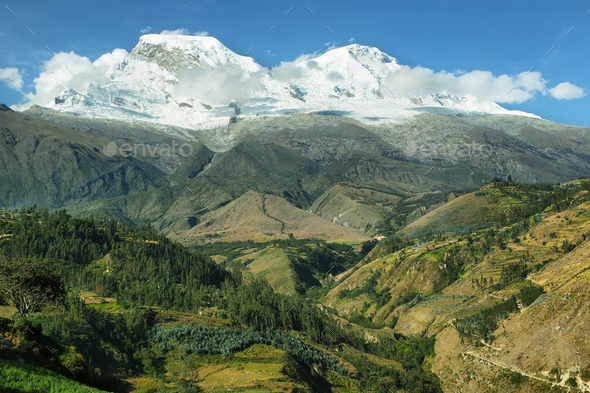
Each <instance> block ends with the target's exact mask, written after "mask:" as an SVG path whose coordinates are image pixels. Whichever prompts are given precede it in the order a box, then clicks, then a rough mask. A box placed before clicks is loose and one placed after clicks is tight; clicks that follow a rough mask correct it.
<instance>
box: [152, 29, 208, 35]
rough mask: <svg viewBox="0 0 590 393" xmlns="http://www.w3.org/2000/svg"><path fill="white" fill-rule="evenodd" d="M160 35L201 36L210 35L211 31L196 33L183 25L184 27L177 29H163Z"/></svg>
mask: <svg viewBox="0 0 590 393" xmlns="http://www.w3.org/2000/svg"><path fill="white" fill-rule="evenodd" d="M160 35H196V36H200V37H205V36H208V35H209V33H208V32H206V31H197V32H195V33H191V32H190V31H189V30H188V29H185V28H184V27H182V28H180V29H176V30H162V32H161V33H160Z"/></svg>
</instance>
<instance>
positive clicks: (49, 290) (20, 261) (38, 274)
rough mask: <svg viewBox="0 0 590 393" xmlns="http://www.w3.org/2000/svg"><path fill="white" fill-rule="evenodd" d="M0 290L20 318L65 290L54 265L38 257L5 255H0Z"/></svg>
mask: <svg viewBox="0 0 590 393" xmlns="http://www.w3.org/2000/svg"><path fill="white" fill-rule="evenodd" d="M0 291H1V292H2V293H4V296H5V298H6V300H8V302H9V303H10V304H12V305H13V306H14V307H15V308H16V310H17V313H18V314H19V315H20V316H22V317H24V318H28V317H30V316H31V315H32V314H33V313H35V312H38V311H40V310H41V308H42V307H43V305H44V304H45V303H48V302H52V301H56V300H58V299H61V298H62V297H63V296H65V294H66V290H65V286H64V283H63V281H62V279H61V275H60V274H59V272H58V269H56V268H55V266H51V265H50V264H49V263H48V262H46V261H43V260H40V259H38V258H23V257H16V258H7V257H5V256H0Z"/></svg>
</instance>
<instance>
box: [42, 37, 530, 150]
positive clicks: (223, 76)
mask: <svg viewBox="0 0 590 393" xmlns="http://www.w3.org/2000/svg"><path fill="white" fill-rule="evenodd" d="M401 67H402V66H401V65H400V64H399V63H398V61H397V60H396V59H395V58H393V57H392V56H390V55H388V54H386V53H384V52H382V51H380V50H379V49H378V48H374V47H368V46H362V45H358V44H353V45H348V46H345V47H341V48H337V49H333V50H330V51H328V52H326V53H324V54H322V55H319V56H316V57H313V58H311V57H309V56H302V57H301V58H299V59H297V60H296V61H294V62H292V63H286V64H283V65H282V66H280V67H276V68H273V69H272V70H268V69H266V68H264V67H262V66H260V65H259V64H258V63H256V62H255V61H254V60H253V59H252V58H250V57H246V56H240V55H238V54H236V53H234V52H232V51H231V50H230V49H228V48H227V47H226V46H224V45H223V44H222V43H221V42H219V41H218V40H216V39H215V38H213V37H195V36H182V35H154V34H150V35H144V36H142V37H141V38H140V40H139V43H138V44H137V46H136V47H135V48H134V49H133V50H132V51H131V52H130V53H129V55H128V57H127V58H126V59H124V60H123V61H121V62H120V63H119V64H116V65H114V66H113V67H111V69H110V70H109V71H108V72H107V73H106V75H105V76H104V78H102V79H101V80H97V81H95V82H92V83H90V84H89V85H88V87H87V88H86V90H85V91H75V90H72V89H65V90H63V91H62V92H61V93H60V94H58V95H57V96H56V97H55V99H54V100H53V101H52V102H49V103H47V105H46V107H48V108H51V109H55V110H58V111H63V112H68V113H73V114H77V115H82V116H86V117H91V118H109V119H117V120H122V121H130V122H142V123H152V124H165V125H174V126H176V127H183V128H191V129H199V130H204V129H211V128H215V127H220V126H225V125H227V124H228V122H230V121H232V122H235V121H237V120H239V119H243V118H257V117H261V116H277V115H280V114H284V113H291V112H304V113H311V112H322V111H330V112H332V113H334V114H340V115H344V116H347V117H350V118H354V119H356V120H359V121H361V122H363V123H367V124H388V123H400V122H407V121H408V120H410V119H411V118H412V117H413V116H414V113H413V112H411V111H409V110H408V109H411V110H412V111H413V110H415V113H424V112H426V113H430V112H432V113H442V114H452V115H455V114H463V115H472V114H484V113H488V112H489V111H490V108H493V110H494V114H514V115H523V116H533V117H536V116H534V115H531V114H526V113H523V112H518V111H508V110H506V109H504V108H502V107H500V106H499V105H497V104H490V103H482V102H478V101H477V100H476V99H475V98H473V97H468V96H466V97H456V96H452V95H443V94H436V95H434V94H430V95H425V96H417V97H398V96H394V95H393V94H392V93H391V92H390V91H389V88H388V87H387V86H386V84H385V79H386V78H387V76H388V75H391V74H392V73H395V72H397V71H398V70H399V69H400V68H401ZM172 132H173V133H174V132H175V131H174V130H173V131H172ZM219 137H220V138H222V136H219ZM226 142H228V141H226Z"/></svg>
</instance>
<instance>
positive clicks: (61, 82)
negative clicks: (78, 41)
mask: <svg viewBox="0 0 590 393" xmlns="http://www.w3.org/2000/svg"><path fill="white" fill-rule="evenodd" d="M128 54H129V53H127V51H126V50H125V49H115V50H114V51H112V52H110V53H105V54H104V55H102V56H100V57H99V58H98V59H96V60H95V61H93V62H92V61H90V59H88V58H87V57H85V56H79V55H77V54H75V53H74V52H69V53H66V52H59V53H56V54H55V56H53V57H52V58H51V59H49V60H47V61H45V62H43V65H42V67H41V73H40V74H39V76H38V77H36V78H35V79H33V84H34V87H35V92H34V93H33V92H29V93H26V94H25V95H24V98H25V104H24V105H22V106H24V107H29V106H31V105H35V104H38V105H46V104H47V103H48V102H50V101H52V100H53V99H54V98H55V97H56V96H57V95H59V93H60V92H61V91H62V90H63V89H65V88H70V89H73V90H75V91H77V92H79V93H84V90H85V89H86V87H87V86H88V85H89V84H90V83H91V82H103V81H106V80H107V75H106V74H107V71H108V69H109V68H110V67H111V66H112V65H115V64H117V63H119V62H120V61H122V60H123V59H125V58H126V57H127V55H128ZM20 107H21V105H19V106H17V108H18V109H20Z"/></svg>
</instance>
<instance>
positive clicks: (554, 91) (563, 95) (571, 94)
mask: <svg viewBox="0 0 590 393" xmlns="http://www.w3.org/2000/svg"><path fill="white" fill-rule="evenodd" d="M549 94H551V95H552V96H553V97H554V98H557V99H558V100H575V99H576V98H582V97H585V96H586V93H585V92H584V89H582V88H581V87H578V86H576V85H574V84H572V83H569V82H563V83H560V84H559V85H557V86H555V87H553V88H551V89H549Z"/></svg>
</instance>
